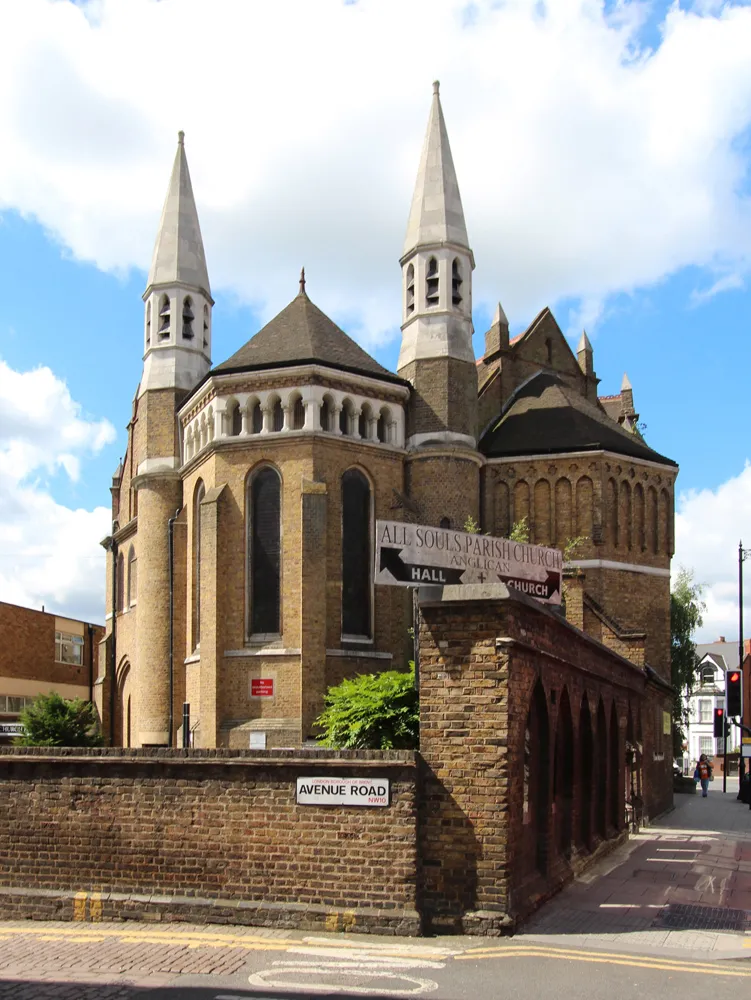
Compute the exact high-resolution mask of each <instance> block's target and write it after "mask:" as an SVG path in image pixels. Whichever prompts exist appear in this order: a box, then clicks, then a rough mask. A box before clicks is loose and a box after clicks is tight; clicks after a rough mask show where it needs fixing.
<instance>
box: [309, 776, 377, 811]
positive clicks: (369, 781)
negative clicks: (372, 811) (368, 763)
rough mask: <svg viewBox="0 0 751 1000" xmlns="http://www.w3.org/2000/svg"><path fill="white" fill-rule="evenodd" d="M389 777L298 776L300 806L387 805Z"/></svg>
mask: <svg viewBox="0 0 751 1000" xmlns="http://www.w3.org/2000/svg"><path fill="white" fill-rule="evenodd" d="M389 801H390V799H389V779H388V778H320V777H319V778H298V779H297V804H298V805H300V806H387V805H389Z"/></svg>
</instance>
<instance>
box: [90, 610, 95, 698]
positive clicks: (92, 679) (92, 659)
mask: <svg viewBox="0 0 751 1000" xmlns="http://www.w3.org/2000/svg"><path fill="white" fill-rule="evenodd" d="M89 701H90V702H92V703H93V701H94V626H93V625H89Z"/></svg>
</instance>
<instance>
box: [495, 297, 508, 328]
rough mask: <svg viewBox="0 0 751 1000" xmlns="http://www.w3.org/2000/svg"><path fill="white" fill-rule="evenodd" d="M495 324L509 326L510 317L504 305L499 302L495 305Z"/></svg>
mask: <svg viewBox="0 0 751 1000" xmlns="http://www.w3.org/2000/svg"><path fill="white" fill-rule="evenodd" d="M493 326H508V317H507V316H506V313H505V312H504V310H503V306H502V305H501V303H500V302H499V303H498V305H497V306H496V307H495V316H493Z"/></svg>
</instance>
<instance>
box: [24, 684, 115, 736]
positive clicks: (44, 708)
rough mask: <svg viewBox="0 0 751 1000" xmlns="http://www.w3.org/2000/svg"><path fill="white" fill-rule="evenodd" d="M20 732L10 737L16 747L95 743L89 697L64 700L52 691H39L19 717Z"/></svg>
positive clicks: (95, 722)
mask: <svg viewBox="0 0 751 1000" xmlns="http://www.w3.org/2000/svg"><path fill="white" fill-rule="evenodd" d="M19 721H20V722H21V723H22V724H23V727H24V735H23V736H17V737H16V739H15V740H14V741H13V742H14V744H15V745H16V746H20V747H99V746H101V745H102V736H101V733H100V731H99V720H98V719H97V715H96V711H95V709H94V706H93V705H92V704H91V702H90V701H84V700H83V699H82V698H74V699H73V700H72V701H67V700H66V699H65V698H62V697H61V696H60V695H59V694H58V693H57V692H56V691H50V693H49V694H40V695H39V696H38V697H37V698H35V699H34V701H33V702H32V703H31V704H30V705H28V706H27V707H26V708H25V709H24V710H23V711H22V712H21V715H20V717H19Z"/></svg>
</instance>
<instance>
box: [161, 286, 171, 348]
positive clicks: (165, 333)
mask: <svg viewBox="0 0 751 1000" xmlns="http://www.w3.org/2000/svg"><path fill="white" fill-rule="evenodd" d="M169 326H170V307H169V298H168V296H166V295H163V296H162V300H161V302H160V303H159V339H160V340H167V338H168V337H169Z"/></svg>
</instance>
